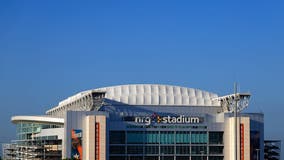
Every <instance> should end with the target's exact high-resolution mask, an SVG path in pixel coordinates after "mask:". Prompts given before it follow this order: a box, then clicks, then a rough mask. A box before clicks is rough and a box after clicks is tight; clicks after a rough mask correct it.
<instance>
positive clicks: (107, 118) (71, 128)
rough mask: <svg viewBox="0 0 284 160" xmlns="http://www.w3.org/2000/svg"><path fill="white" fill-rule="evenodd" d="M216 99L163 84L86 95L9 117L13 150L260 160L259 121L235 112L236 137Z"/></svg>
mask: <svg viewBox="0 0 284 160" xmlns="http://www.w3.org/2000/svg"><path fill="white" fill-rule="evenodd" d="M221 98H222V97H219V96H218V95H217V94H214V93H210V92H207V91H202V90H198V89H192V88H185V87H178V86H170V85H152V84H138V85H121V86H112V87H105V88H99V89H94V90H88V91H84V92H80V93H78V94H76V95H74V96H71V97H69V98H67V99H65V100H63V101H61V102H60V103H59V104H58V106H56V107H53V108H52V109H50V110H48V111H47V112H46V115H45V116H30V117H25V116H15V117H13V118H12V121H13V122H14V123H15V124H16V125H17V126H18V127H17V128H18V130H17V137H18V140H17V142H16V143H15V145H19V146H20V144H21V140H24V142H25V143H24V145H25V146H29V145H30V144H27V143H26V142H27V140H28V141H31V144H33V143H32V142H35V143H37V142H41V145H40V146H43V150H39V151H44V152H41V153H42V154H40V155H42V156H43V153H44V156H45V158H47V157H46V156H47V151H49V152H48V153H50V154H49V155H52V154H51V153H52V152H50V151H51V150H48V147H50V146H51V145H52V147H53V148H54V153H55V152H58V151H60V152H61V155H60V156H61V158H73V159H90V160H189V159H190V160H205V159H206V160H235V155H234V153H235V149H236V147H237V152H238V155H237V156H238V159H241V160H250V159H256V157H258V158H259V159H260V160H263V157H264V155H263V151H264V148H263V146H264V144H263V141H264V140H263V137H264V135H263V129H264V128H263V114H258V113H253V114H248V113H240V114H239V115H238V118H237V132H236V130H235V126H234V124H235V118H234V117H233V114H232V112H231V111H230V110H229V109H228V105H227V104H224V102H223V101H220V99H221ZM37 117H41V118H39V119H37ZM27 123H28V124H27ZM235 133H237V135H235ZM43 139H50V140H51V142H50V143H49V142H47V141H43ZM235 139H237V144H235V143H234V142H235V141H234V140H235ZM52 140H54V141H52ZM42 143H44V144H42ZM46 143H48V144H46ZM6 148H9V147H6ZM55 150H56V151H55ZM6 151H7V152H8V151H9V150H8V149H7V150H6ZM14 156H15V155H14ZM42 156H38V158H39V159H41V158H43V157H42ZM30 158H31V157H30ZM49 158H51V157H49ZM19 159H21V158H19ZM27 159H28V158H27Z"/></svg>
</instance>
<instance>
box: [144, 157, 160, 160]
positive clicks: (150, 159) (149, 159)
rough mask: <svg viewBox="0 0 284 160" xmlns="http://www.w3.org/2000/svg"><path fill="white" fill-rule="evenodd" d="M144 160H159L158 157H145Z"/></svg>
mask: <svg viewBox="0 0 284 160" xmlns="http://www.w3.org/2000/svg"><path fill="white" fill-rule="evenodd" d="M144 160H159V157H158V156H145V157H144Z"/></svg>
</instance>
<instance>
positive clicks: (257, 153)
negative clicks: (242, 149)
mask: <svg viewBox="0 0 284 160" xmlns="http://www.w3.org/2000/svg"><path fill="white" fill-rule="evenodd" d="M255 150H256V160H259V150H260V149H259V148H257V149H255Z"/></svg>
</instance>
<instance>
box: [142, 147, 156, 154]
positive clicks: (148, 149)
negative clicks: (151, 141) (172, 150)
mask: <svg viewBox="0 0 284 160" xmlns="http://www.w3.org/2000/svg"><path fill="white" fill-rule="evenodd" d="M145 154H159V146H145Z"/></svg>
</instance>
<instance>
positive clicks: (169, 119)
mask: <svg viewBox="0 0 284 160" xmlns="http://www.w3.org/2000/svg"><path fill="white" fill-rule="evenodd" d="M202 121H203V118H200V117H187V116H184V115H180V116H160V115H157V114H153V115H152V116H148V117H147V116H145V117H135V122H136V123H139V124H145V125H150V124H152V123H153V122H154V123H163V124H196V123H201V122H202Z"/></svg>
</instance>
